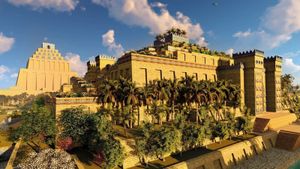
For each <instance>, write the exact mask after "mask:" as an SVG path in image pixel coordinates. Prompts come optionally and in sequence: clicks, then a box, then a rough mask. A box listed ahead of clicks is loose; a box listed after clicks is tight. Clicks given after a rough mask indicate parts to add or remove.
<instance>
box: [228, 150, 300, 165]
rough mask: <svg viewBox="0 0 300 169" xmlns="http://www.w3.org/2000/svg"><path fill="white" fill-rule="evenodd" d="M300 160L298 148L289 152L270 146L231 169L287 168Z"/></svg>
mask: <svg viewBox="0 0 300 169" xmlns="http://www.w3.org/2000/svg"><path fill="white" fill-rule="evenodd" d="M297 160H300V149H299V150H297V151H295V152H291V151H286V150H281V149H276V148H272V149H270V150H268V151H265V152H263V153H262V154H260V155H257V156H254V157H253V158H251V159H249V160H246V161H243V162H241V163H240V164H238V165H237V166H234V167H232V168H233V169H287V168H288V167H289V166H291V165H292V164H294V163H295V162H296V161H297Z"/></svg>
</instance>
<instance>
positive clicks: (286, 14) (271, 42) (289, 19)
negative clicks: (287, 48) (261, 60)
mask: <svg viewBox="0 0 300 169" xmlns="http://www.w3.org/2000/svg"><path fill="white" fill-rule="evenodd" d="M299 31H300V1H299V0H279V2H278V3H277V4H276V5H275V6H272V7H270V8H268V9H267V10H266V12H265V14H264V15H263V16H262V19H261V23H260V25H259V27H258V29H257V30H256V31H253V32H251V33H250V34H244V35H247V36H236V37H237V38H238V41H237V43H236V44H237V45H239V44H244V45H243V46H242V48H243V47H244V46H246V45H247V46H250V45H254V47H259V48H263V49H273V48H276V47H278V46H280V45H281V44H283V43H285V42H287V41H289V40H290V39H292V37H293V34H294V33H297V32H299ZM246 32H247V31H246ZM240 33H241V34H240V35H242V32H240ZM244 33H245V32H244ZM236 34H237V33H236Z"/></svg>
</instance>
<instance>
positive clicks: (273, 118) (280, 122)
mask: <svg viewBox="0 0 300 169" xmlns="http://www.w3.org/2000/svg"><path fill="white" fill-rule="evenodd" d="M296 120H297V117H296V115H295V114H293V113H289V112H276V113H273V112H272V113H270V112H266V113H263V114H261V115H257V116H256V118H255V122H254V127H253V131H254V132H258V133H263V132H265V131H268V130H273V131H278V130H279V129H280V128H281V127H284V126H287V125H289V124H292V123H293V122H295V121H296Z"/></svg>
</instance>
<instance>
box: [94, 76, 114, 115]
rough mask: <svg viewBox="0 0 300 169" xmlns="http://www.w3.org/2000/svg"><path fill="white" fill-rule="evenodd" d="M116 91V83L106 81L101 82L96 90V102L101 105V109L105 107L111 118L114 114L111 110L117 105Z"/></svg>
mask: <svg viewBox="0 0 300 169" xmlns="http://www.w3.org/2000/svg"><path fill="white" fill-rule="evenodd" d="M117 90H118V83H117V81H113V80H108V79H105V80H103V82H102V83H100V84H99V85H98V88H97V93H98V101H99V102H100V103H101V104H102V106H103V108H105V105H107V109H108V110H109V111H110V113H111V118H112V116H113V114H114V113H113V109H114V107H115V106H116V105H117V100H116V96H117Z"/></svg>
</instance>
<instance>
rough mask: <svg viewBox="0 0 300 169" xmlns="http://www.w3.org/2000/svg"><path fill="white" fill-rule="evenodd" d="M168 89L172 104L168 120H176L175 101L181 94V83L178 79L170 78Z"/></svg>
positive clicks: (170, 103)
mask: <svg viewBox="0 0 300 169" xmlns="http://www.w3.org/2000/svg"><path fill="white" fill-rule="evenodd" d="M167 90H168V91H169V100H168V101H169V105H170V106H171V114H170V117H169V116H168V117H167V121H168V120H170V119H171V120H174V117H175V102H176V100H177V99H178V95H179V91H178V90H179V83H178V81H177V79H174V80H168V86H167Z"/></svg>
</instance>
